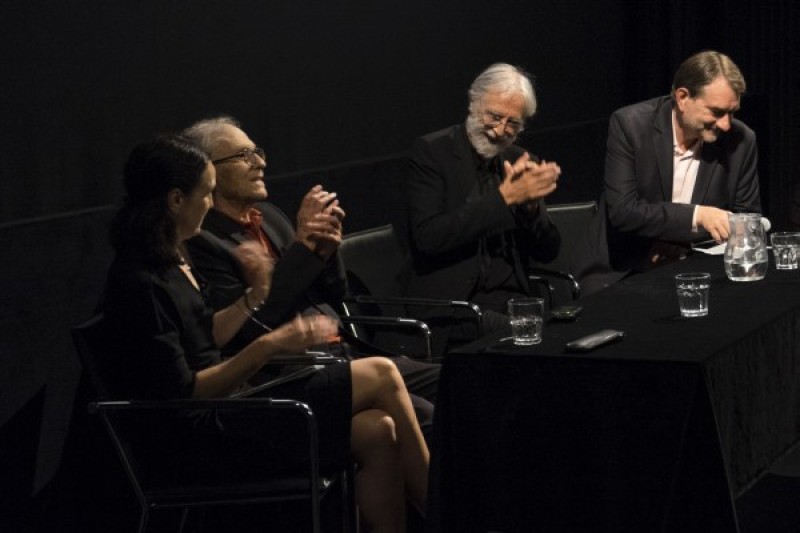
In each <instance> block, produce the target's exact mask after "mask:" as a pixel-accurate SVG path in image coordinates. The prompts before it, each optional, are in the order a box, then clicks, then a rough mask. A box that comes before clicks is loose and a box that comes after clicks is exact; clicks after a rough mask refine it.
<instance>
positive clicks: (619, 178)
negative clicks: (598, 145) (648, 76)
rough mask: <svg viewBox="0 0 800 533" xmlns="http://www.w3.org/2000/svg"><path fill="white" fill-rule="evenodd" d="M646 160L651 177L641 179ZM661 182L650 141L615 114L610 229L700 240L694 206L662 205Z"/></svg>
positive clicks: (608, 185)
mask: <svg viewBox="0 0 800 533" xmlns="http://www.w3.org/2000/svg"><path fill="white" fill-rule="evenodd" d="M647 143H650V144H647ZM637 155H638V156H639V159H638V161H637ZM670 157H671V156H670ZM644 159H651V160H650V161H648V162H646V163H645V164H646V166H647V167H648V168H649V172H650V174H649V175H642V174H643V172H647V170H643V169H639V168H637V163H638V164H639V165H640V166H643V165H642V161H643V160H644ZM670 168H671V165H670ZM659 180H660V178H659V174H658V167H657V164H656V153H655V150H654V149H653V147H652V140H651V138H650V137H649V136H643V135H641V134H637V133H636V132H634V131H633V130H632V129H631V127H630V125H629V124H627V123H626V119H625V118H623V117H622V116H621V115H620V114H619V113H614V114H613V115H612V116H611V121H610V123H609V127H608V145H607V150H606V168H605V199H606V203H607V207H608V217H609V221H610V223H611V225H612V226H613V227H614V228H615V229H617V230H619V231H624V232H628V233H634V234H636V235H639V236H641V237H649V238H653V239H662V240H668V241H683V242H688V241H691V240H692V239H693V238H696V237H697V235H696V234H693V233H692V216H693V214H694V207H695V206H694V205H690V204H676V203H673V202H671V201H670V202H667V201H663V200H662V199H661V198H663V194H662V193H661V188H660V187H661V184H660V181H659Z"/></svg>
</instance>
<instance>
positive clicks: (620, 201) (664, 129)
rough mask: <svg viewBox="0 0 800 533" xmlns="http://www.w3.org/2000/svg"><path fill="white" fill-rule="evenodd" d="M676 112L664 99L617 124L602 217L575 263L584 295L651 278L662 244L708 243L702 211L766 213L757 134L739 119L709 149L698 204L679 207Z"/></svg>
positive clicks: (628, 110)
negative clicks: (699, 219)
mask: <svg viewBox="0 0 800 533" xmlns="http://www.w3.org/2000/svg"><path fill="white" fill-rule="evenodd" d="M672 105H673V104H672V99H671V97H669V96H662V97H659V98H654V99H652V100H647V101H645V102H640V103H637V104H634V105H631V106H628V107H624V108H622V109H619V110H617V111H616V112H615V113H614V114H613V115H612V116H611V120H610V123H609V128H608V146H607V151H606V168H605V186H604V190H603V193H602V195H601V197H600V201H599V206H598V212H597V215H596V217H595V219H594V221H593V223H592V225H591V226H590V228H589V231H588V232H587V233H586V235H585V237H584V238H583V239H582V240H580V241H579V242H578V243H577V245H576V247H575V248H574V252H573V256H572V261H571V264H572V268H571V271H572V272H573V273H575V274H577V275H578V277H579V279H580V280H581V286H582V288H583V289H584V293H587V292H592V291H594V290H598V289H600V288H602V287H604V286H607V285H609V284H611V283H614V282H616V281H618V280H620V279H621V278H623V277H624V276H626V275H627V274H629V273H631V272H636V271H642V270H645V269H646V268H647V258H648V252H649V251H650V248H651V246H652V245H653V243H654V241H656V240H660V241H666V242H671V243H679V244H684V245H688V244H689V243H691V242H692V241H698V240H705V239H708V238H709V235H708V233H706V232H705V231H701V232H692V215H693V212H694V207H695V205H707V206H714V207H718V208H720V209H727V210H730V211H734V212H757V213H760V212H761V201H760V197H759V186H758V170H757V163H758V153H757V149H756V139H755V134H754V133H753V131H752V130H751V129H750V128H748V127H747V126H746V125H745V124H744V123H743V122H741V121H739V120H736V119H733V120H732V121H731V129H730V131H728V132H726V133H723V134H721V135H720V136H719V138H718V139H717V141H716V142H714V143H705V144H704V145H703V149H702V152H701V160H700V166H699V169H698V172H697V181H696V183H695V187H694V192H693V194H692V202H691V204H678V203H673V202H672V173H673V164H672V153H673V139H672Z"/></svg>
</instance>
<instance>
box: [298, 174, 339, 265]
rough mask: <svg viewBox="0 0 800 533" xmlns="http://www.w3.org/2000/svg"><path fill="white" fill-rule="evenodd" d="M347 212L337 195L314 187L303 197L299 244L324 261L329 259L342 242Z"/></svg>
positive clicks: (316, 186) (300, 211) (299, 220)
mask: <svg viewBox="0 0 800 533" xmlns="http://www.w3.org/2000/svg"><path fill="white" fill-rule="evenodd" d="M344 217H345V212H344V210H343V209H342V207H341V206H340V205H339V200H338V199H336V193H335V192H328V191H325V190H324V189H323V188H322V186H321V185H315V186H314V187H312V188H311V190H310V191H308V193H307V194H306V195H305V197H303V201H302V202H301V204H300V209H299V211H298V213H297V240H298V241H300V242H302V243H303V244H305V245H306V246H307V247H308V248H309V249H311V250H312V251H314V253H316V254H317V255H319V256H320V257H321V258H323V259H328V258H329V257H330V256H331V255H333V253H334V252H336V250H337V249H338V248H339V245H340V244H341V242H342V220H344Z"/></svg>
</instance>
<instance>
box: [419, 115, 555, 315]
mask: <svg viewBox="0 0 800 533" xmlns="http://www.w3.org/2000/svg"><path fill="white" fill-rule="evenodd" d="M523 153H524V151H523V150H522V149H521V148H519V147H517V146H511V147H510V148H509V149H508V150H506V151H505V152H504V153H503V154H501V160H502V161H506V160H508V161H510V162H512V163H513V162H514V161H516V159H517V158H518V157H519V156H521V155H522V154H523ZM478 179H479V172H478V169H477V167H476V164H475V153H474V149H473V148H472V145H471V144H470V142H469V138H468V137H467V133H466V130H465V127H464V126H463V125H456V126H452V127H450V128H447V129H444V130H441V131H437V132H435V133H431V134H429V135H426V136H424V137H422V138H420V139H418V140H417V142H416V143H415V144H414V146H413V148H412V152H411V160H410V169H409V172H408V179H407V192H408V206H409V207H408V211H409V223H410V230H411V243H412V254H413V258H414V270H415V272H414V276H413V278H412V280H411V281H410V282H409V286H408V294H409V295H412V296H420V297H429V298H443V299H450V300H464V299H467V298H468V297H469V295H470V293H471V292H472V290H473V289H474V287H475V284H476V282H477V281H478V276H479V271H480V265H479V257H478V254H479V246H480V240H481V238H482V237H484V236H486V235H490V234H493V233H501V232H506V233H507V234H508V235H513V239H514V243H515V249H514V254H515V258H514V259H515V261H514V262H515V264H514V265H512V266H513V267H514V271H515V274H516V276H517V279H518V281H519V283H520V286H521V287H523V288H526V287H527V267H528V265H529V262H530V261H531V260H537V261H541V262H547V261H550V260H552V259H553V258H554V257H555V256H556V254H557V253H558V249H559V246H560V242H561V239H560V237H559V233H558V229H556V227H555V226H554V225H553V224H552V223H551V222H550V219H549V218H548V216H547V208H546V207H545V203H544V201H543V200H539V201H538V212H536V213H535V214H534V215H531V214H530V213H529V212H528V211H527V209H526V208H524V207H512V208H509V207H508V206H507V205H506V204H505V202H504V201H503V198H502V196H501V195H500V191H499V190H498V189H496V188H492V190H490V191H489V192H488V193H487V194H483V195H481V196H480V197H477V198H473V197H470V193H471V192H472V191H473V189H474V188H475V187H476V184H477V183H478ZM468 197H469V199H468Z"/></svg>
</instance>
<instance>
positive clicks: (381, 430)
mask: <svg viewBox="0 0 800 533" xmlns="http://www.w3.org/2000/svg"><path fill="white" fill-rule="evenodd" d="M353 437H354V439H355V441H356V442H357V444H358V447H359V448H361V449H366V450H370V451H377V450H378V449H383V450H386V449H387V448H394V447H395V446H396V445H397V431H396V428H395V422H394V419H393V418H392V417H391V416H389V414H388V413H386V412H385V411H381V410H380V409H370V410H369V411H364V412H362V413H359V414H357V415H356V416H355V417H353Z"/></svg>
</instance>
